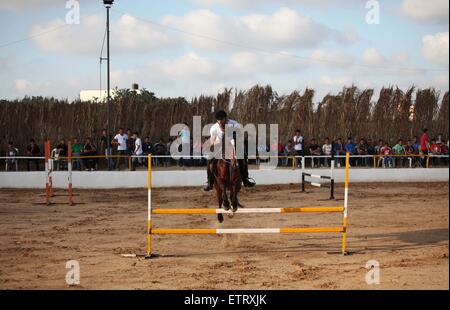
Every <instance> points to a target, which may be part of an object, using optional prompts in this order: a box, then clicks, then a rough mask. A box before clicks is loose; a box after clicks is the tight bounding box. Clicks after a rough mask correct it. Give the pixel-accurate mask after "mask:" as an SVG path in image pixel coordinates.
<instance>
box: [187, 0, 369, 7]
mask: <svg viewBox="0 0 450 310" xmlns="http://www.w3.org/2000/svg"><path fill="white" fill-rule="evenodd" d="M191 2H193V3H196V4H198V5H201V6H205V7H210V6H214V5H223V6H229V7H232V8H235V9H249V8H254V7H256V6H261V5H265V4H275V5H296V4H300V5H308V6H315V7H323V6H327V7H328V6H339V7H342V6H346V7H348V6H356V5H360V6H361V0H345V1H342V0H191ZM363 5H364V3H363Z"/></svg>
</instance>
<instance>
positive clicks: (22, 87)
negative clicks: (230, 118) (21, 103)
mask: <svg viewBox="0 0 450 310" xmlns="http://www.w3.org/2000/svg"><path fill="white" fill-rule="evenodd" d="M14 88H15V90H16V91H17V92H19V93H22V94H26V93H27V92H29V91H31V90H32V88H33V86H32V84H31V82H29V81H27V80H25V79H18V80H15V81H14Z"/></svg>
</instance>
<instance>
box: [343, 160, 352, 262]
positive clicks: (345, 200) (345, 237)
mask: <svg viewBox="0 0 450 310" xmlns="http://www.w3.org/2000/svg"><path fill="white" fill-rule="evenodd" d="M349 166H350V153H348V152H347V154H346V155H345V189H344V223H343V232H342V254H343V255H345V254H347V211H348V175H349V171H348V167H349Z"/></svg>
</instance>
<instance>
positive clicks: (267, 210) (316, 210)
mask: <svg viewBox="0 0 450 310" xmlns="http://www.w3.org/2000/svg"><path fill="white" fill-rule="evenodd" d="M321 212H322V213H323V212H344V207H326V206H324V207H301V208H248V209H242V208H241V209H238V210H237V211H236V212H233V211H231V210H228V211H227V210H224V209H153V210H152V214H255V213H266V214H267V213H321Z"/></svg>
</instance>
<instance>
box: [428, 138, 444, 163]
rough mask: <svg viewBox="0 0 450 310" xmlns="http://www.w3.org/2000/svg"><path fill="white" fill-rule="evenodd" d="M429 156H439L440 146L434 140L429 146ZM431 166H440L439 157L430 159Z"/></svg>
mask: <svg viewBox="0 0 450 310" xmlns="http://www.w3.org/2000/svg"><path fill="white" fill-rule="evenodd" d="M430 154H431V155H441V154H442V153H441V145H440V144H439V143H437V142H436V140H435V139H432V140H431V145H430ZM431 164H432V165H433V166H437V165H439V164H440V158H439V157H434V158H431Z"/></svg>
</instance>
